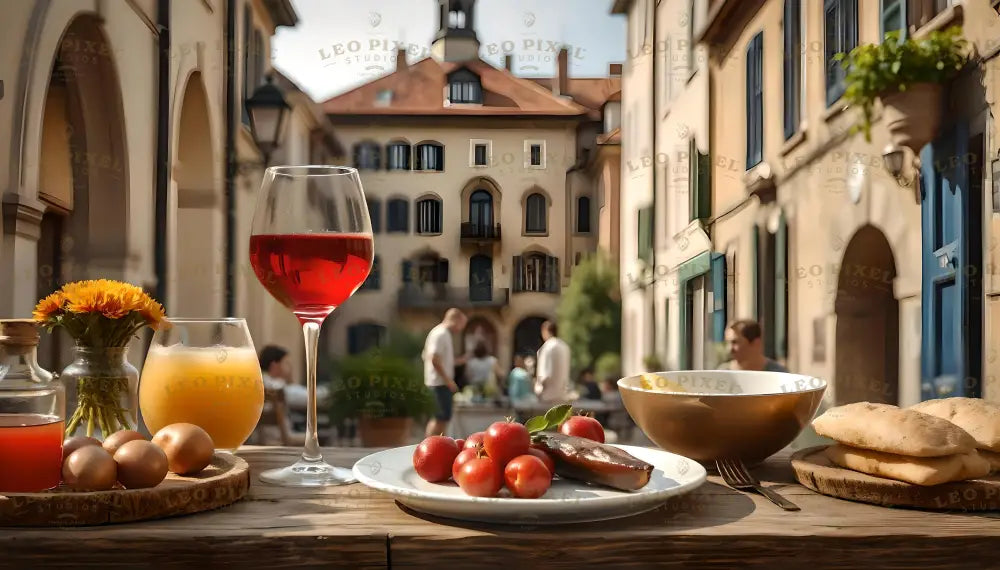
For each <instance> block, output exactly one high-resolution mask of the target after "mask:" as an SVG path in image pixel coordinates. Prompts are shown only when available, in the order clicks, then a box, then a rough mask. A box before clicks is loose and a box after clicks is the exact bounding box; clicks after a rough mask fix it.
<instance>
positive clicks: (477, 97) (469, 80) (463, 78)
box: [448, 68, 483, 105]
mask: <svg viewBox="0 0 1000 570" xmlns="http://www.w3.org/2000/svg"><path fill="white" fill-rule="evenodd" d="M448 101H449V102H451V103H478V104H480V105H481V104H482V103H483V86H482V83H481V82H480V80H479V76H478V75H476V74H475V73H473V72H471V71H469V70H468V69H464V68H463V69H459V70H458V71H455V72H454V73H452V74H451V75H449V76H448Z"/></svg>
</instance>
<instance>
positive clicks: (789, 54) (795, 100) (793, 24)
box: [781, 0, 803, 141]
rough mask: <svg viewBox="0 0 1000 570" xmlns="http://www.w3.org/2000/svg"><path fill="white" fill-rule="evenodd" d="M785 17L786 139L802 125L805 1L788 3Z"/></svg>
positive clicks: (795, 0)
mask: <svg viewBox="0 0 1000 570" xmlns="http://www.w3.org/2000/svg"><path fill="white" fill-rule="evenodd" d="M783 13H784V16H783V18H782V22H783V27H782V33H781V36H782V41H783V45H784V52H785V53H784V60H783V62H782V90H783V96H784V114H783V115H784V117H783V122H784V133H785V140H786V141H787V140H788V139H790V138H792V137H793V136H795V134H796V133H798V132H799V130H800V129H801V125H802V115H803V113H802V111H803V110H802V101H803V93H802V79H803V69H802V68H803V66H802V59H803V58H802V30H803V25H802V23H803V22H802V0H784V6H783Z"/></svg>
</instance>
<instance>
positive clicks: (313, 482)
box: [260, 459, 358, 487]
mask: <svg viewBox="0 0 1000 570" xmlns="http://www.w3.org/2000/svg"><path fill="white" fill-rule="evenodd" d="M260 480H261V481H263V482H264V483H269V484H271V485H280V486H282V487H333V486H336V485H349V484H351V483H357V482H358V480H357V479H355V477H354V473H352V472H351V470H350V469H344V468H343V467H334V466H333V465H330V464H329V463H327V462H325V461H323V460H322V459H320V460H319V461H305V460H303V459H300V460H298V461H297V462H295V463H294V464H292V465H289V466H288V467H281V468H278V469H268V470H267V471H264V472H263V473H261V474H260Z"/></svg>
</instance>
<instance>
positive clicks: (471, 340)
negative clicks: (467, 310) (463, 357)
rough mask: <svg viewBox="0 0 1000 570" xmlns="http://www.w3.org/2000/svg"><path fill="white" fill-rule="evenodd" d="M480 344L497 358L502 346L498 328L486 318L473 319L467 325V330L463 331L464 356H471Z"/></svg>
mask: <svg viewBox="0 0 1000 570" xmlns="http://www.w3.org/2000/svg"><path fill="white" fill-rule="evenodd" d="M480 342H482V343H483V344H484V345H485V346H486V351H487V352H488V353H489V354H492V355H493V356H497V354H498V352H497V351H498V350H499V349H500V346H499V344H498V339H497V329H496V326H494V325H493V323H492V322H491V321H490V320H489V319H487V318H485V317H478V316H476V317H471V318H470V319H469V322H468V324H466V325H465V330H464V331H462V349H463V350H464V352H463V354H471V353H472V351H473V350H475V348H476V345H477V344H478V343H480Z"/></svg>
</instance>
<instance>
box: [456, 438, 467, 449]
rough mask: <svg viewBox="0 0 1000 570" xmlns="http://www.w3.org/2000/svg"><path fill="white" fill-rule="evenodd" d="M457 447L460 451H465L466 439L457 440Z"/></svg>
mask: <svg viewBox="0 0 1000 570" xmlns="http://www.w3.org/2000/svg"><path fill="white" fill-rule="evenodd" d="M455 445H457V446H458V448H459V449H465V440H464V439H456V440H455Z"/></svg>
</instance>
